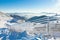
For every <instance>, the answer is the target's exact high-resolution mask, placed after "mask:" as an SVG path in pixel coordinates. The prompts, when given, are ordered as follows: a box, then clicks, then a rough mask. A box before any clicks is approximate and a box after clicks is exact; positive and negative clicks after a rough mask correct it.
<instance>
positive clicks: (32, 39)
mask: <svg viewBox="0 0 60 40" xmlns="http://www.w3.org/2000/svg"><path fill="white" fill-rule="evenodd" d="M3 15H5V14H3ZM41 17H42V18H44V17H48V16H41ZM41 17H40V16H39V17H37V16H36V18H38V21H37V20H36V19H35V18H34V17H32V18H31V19H29V20H27V19H28V18H25V17H19V16H17V15H14V16H11V15H10V16H8V17H7V16H6V15H5V16H2V15H1V16H0V26H1V27H0V40H55V39H56V40H59V38H55V39H54V37H51V38H50V39H48V38H45V37H44V35H43V34H42V33H39V32H37V31H36V30H35V27H43V26H45V24H44V23H47V22H43V24H41V21H40V20H41ZM6 18H7V19H6ZM29 18H30V17H29ZM53 18H54V17H53ZM34 19H35V20H34ZM22 20H23V21H22ZM53 20H56V19H53ZM43 21H44V19H43ZM50 21H51V20H50ZM35 22H39V23H37V24H36V23H35ZM44 31H45V30H44Z"/></svg>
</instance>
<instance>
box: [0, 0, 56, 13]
mask: <svg viewBox="0 0 60 40" xmlns="http://www.w3.org/2000/svg"><path fill="white" fill-rule="evenodd" d="M56 2H57V1H56V0H0V11H3V12H24V11H33V12H34V11H37V10H38V11H40V10H45V9H48V8H53V7H54V5H55V4H56ZM38 11H37V12H38Z"/></svg>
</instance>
